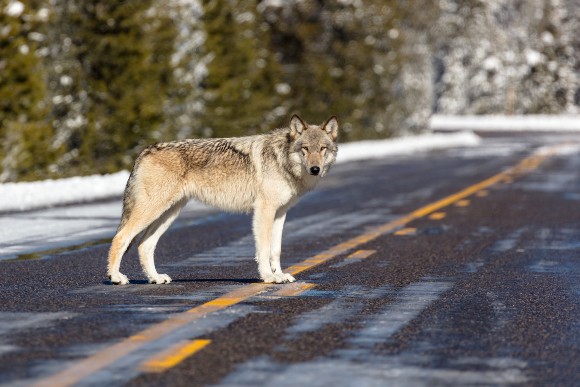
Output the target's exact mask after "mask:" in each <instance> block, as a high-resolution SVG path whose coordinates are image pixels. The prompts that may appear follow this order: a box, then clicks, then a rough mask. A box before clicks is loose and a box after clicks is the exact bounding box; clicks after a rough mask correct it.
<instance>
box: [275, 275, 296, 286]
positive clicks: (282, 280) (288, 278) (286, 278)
mask: <svg viewBox="0 0 580 387" xmlns="http://www.w3.org/2000/svg"><path fill="white" fill-rule="evenodd" d="M294 281H296V279H295V278H294V277H292V275H291V274H288V273H274V281H272V282H275V283H277V284H286V283H288V282H294Z"/></svg>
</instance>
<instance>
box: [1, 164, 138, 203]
mask: <svg viewBox="0 0 580 387" xmlns="http://www.w3.org/2000/svg"><path fill="white" fill-rule="evenodd" d="M128 178H129V172H127V171H121V172H117V173H113V174H110V175H93V176H85V177H70V178H66V179H58V180H42V181H34V182H30V183H5V184H0V212H7V211H22V210H30V209H34V208H43V207H50V206H54V205H57V204H70V203H79V202H89V201H94V200H99V199H106V198H110V197H114V196H120V195H122V193H123V190H124V189H125V184H126V183H127V179H128Z"/></svg>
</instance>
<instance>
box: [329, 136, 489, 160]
mask: <svg viewBox="0 0 580 387" xmlns="http://www.w3.org/2000/svg"><path fill="white" fill-rule="evenodd" d="M479 143H480V138H479V137H478V136H477V135H475V134H473V133H472V132H458V133H452V134H444V133H434V134H422V135H418V136H413V137H401V138H394V139H387V140H378V141H357V142H349V143H345V144H341V145H340V146H339V151H338V158H337V160H336V161H337V163H344V162H346V161H355V160H365V159H372V158H380V157H386V156H404V155H412V154H414V153H417V152H424V151H429V150H434V149H444V148H454V147H460V146H477V145H479Z"/></svg>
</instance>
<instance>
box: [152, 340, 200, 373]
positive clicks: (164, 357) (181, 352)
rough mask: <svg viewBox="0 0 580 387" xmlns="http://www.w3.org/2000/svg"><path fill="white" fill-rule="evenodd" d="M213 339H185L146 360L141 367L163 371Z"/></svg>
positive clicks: (153, 370)
mask: <svg viewBox="0 0 580 387" xmlns="http://www.w3.org/2000/svg"><path fill="white" fill-rule="evenodd" d="M209 343H211V340H193V341H189V340H184V341H180V342H178V343H177V344H175V345H172V346H171V347H169V348H167V349H165V350H164V351H162V352H161V353H159V354H157V355H155V356H153V357H151V358H150V359H148V360H146V361H145V362H144V363H143V364H142V365H141V369H142V370H143V371H145V372H163V371H166V370H168V369H169V368H172V367H175V366H176V365H177V364H179V363H181V362H182V361H183V360H185V359H187V358H188V357H189V356H191V355H193V354H194V353H196V352H199V351H200V350H202V349H203V348H205V347H206V346H207V345H208V344H209Z"/></svg>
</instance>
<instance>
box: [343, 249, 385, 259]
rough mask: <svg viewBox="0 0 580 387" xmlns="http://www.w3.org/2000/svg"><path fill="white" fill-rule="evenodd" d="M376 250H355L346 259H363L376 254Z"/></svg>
mask: <svg viewBox="0 0 580 387" xmlns="http://www.w3.org/2000/svg"><path fill="white" fill-rule="evenodd" d="M376 252H377V251H376V250H357V251H355V252H354V253H352V254H351V255H349V256H348V257H346V258H347V259H365V258H368V257H370V256H371V255H373V254H374V253H376Z"/></svg>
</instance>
